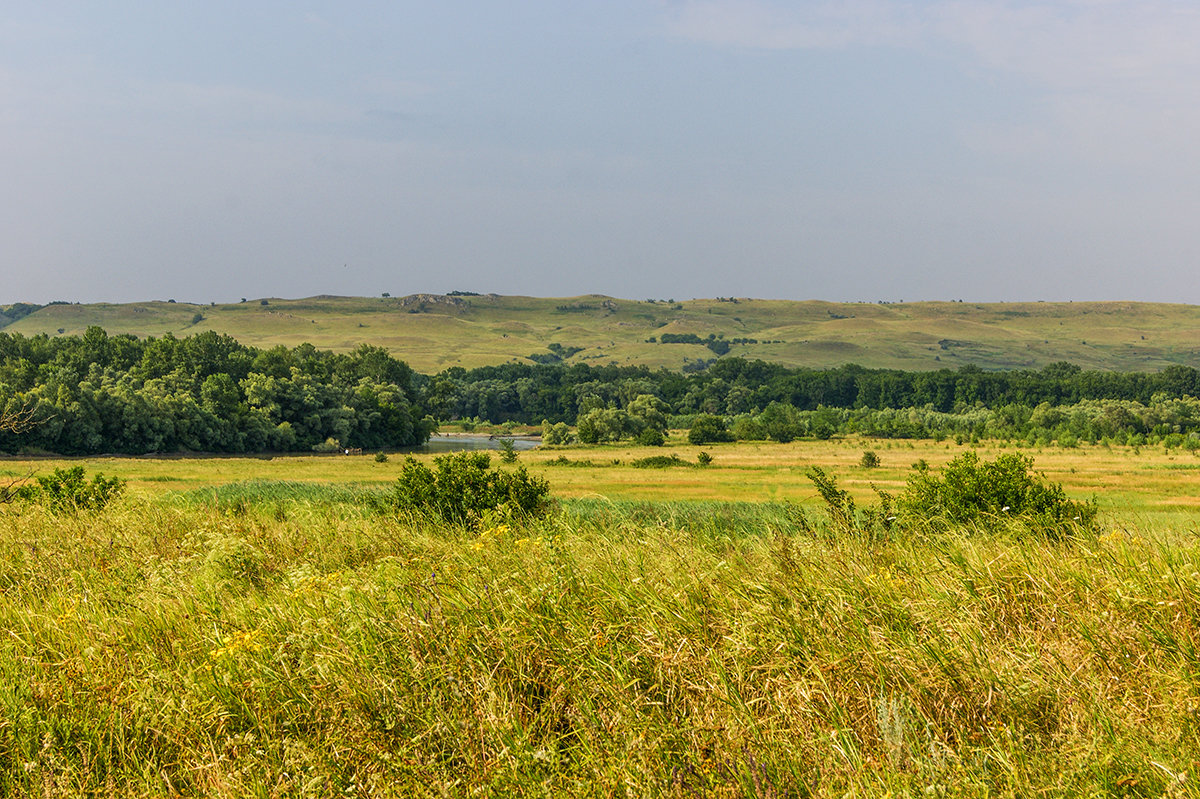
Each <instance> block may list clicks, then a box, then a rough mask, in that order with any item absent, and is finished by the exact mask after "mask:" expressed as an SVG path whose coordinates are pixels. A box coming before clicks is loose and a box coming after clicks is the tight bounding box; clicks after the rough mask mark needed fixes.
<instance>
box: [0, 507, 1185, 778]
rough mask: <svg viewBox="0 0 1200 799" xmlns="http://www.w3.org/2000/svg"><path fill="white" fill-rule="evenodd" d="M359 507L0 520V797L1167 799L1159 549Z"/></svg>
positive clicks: (1181, 724)
mask: <svg viewBox="0 0 1200 799" xmlns="http://www.w3.org/2000/svg"><path fill="white" fill-rule="evenodd" d="M357 490H358V489H356V488H355V487H353V486H349V487H347V486H340V487H339V486H323V487H316V488H314V487H312V486H297V485H295V484H290V483H258V484H250V485H246V484H239V485H234V486H222V487H219V488H218V489H217V491H216V494H217V496H218V497H219V498H222V499H223V501H222V502H219V503H216V504H214V503H213V502H212V501H211V498H212V491H211V490H210V491H209V492H208V493H207V495H206V494H205V493H204V492H195V493H166V494H162V495H159V496H158V497H155V498H146V497H137V496H133V497H128V498H126V499H123V500H121V501H120V502H119V503H117V504H116V505H114V506H111V507H110V509H109V510H107V511H106V512H104V513H103V514H100V515H95V516H79V517H73V516H52V515H49V514H47V513H46V512H45V511H44V510H43V509H41V508H39V507H36V506H20V505H8V506H4V507H0V624H3V626H4V629H5V631H6V635H5V636H3V637H2V638H0V671H2V672H3V677H4V679H3V680H2V681H0V794H3V795H11V796H96V795H101V796H171V795H195V796H229V797H232V796H262V797H269V796H317V797H325V796H328V797H333V796H347V795H355V796H441V795H496V796H500V795H523V796H611V795H614V794H620V795H633V796H660V795H670V796H708V795H712V796H752V797H764V796H807V795H816V796H844V795H858V796H883V795H886V794H888V792H891V793H892V795H913V796H1032V795H1047V796H1079V795H1092V796H1161V795H1178V796H1182V795H1185V794H1186V793H1187V792H1188V791H1190V790H1191V789H1192V786H1193V785H1194V784H1195V780H1196V779H1197V778H1198V776H1200V775H1197V774H1196V773H1194V772H1195V770H1196V762H1197V761H1200V737H1198V735H1197V726H1196V724H1195V718H1196V713H1197V710H1198V709H1200V681H1198V680H1197V676H1196V670H1195V657H1196V655H1195V646H1196V631H1195V629H1194V621H1193V615H1194V614H1193V610H1194V608H1196V607H1200V546H1198V545H1197V543H1196V540H1195V537H1194V535H1192V534H1191V533H1190V532H1189V531H1187V530H1185V529H1182V528H1174V527H1135V526H1133V525H1131V524H1128V523H1126V522H1124V521H1121V522H1117V523H1113V524H1110V525H1108V526H1107V527H1106V528H1105V529H1104V530H1103V531H1102V532H1101V534H1099V535H1089V536H1086V537H1083V538H1078V539H1071V540H1067V541H1064V542H1059V543H1051V542H1047V541H1044V540H1037V539H1030V538H1028V537H1022V536H1020V535H1018V534H1017V532H1016V531H1013V532H1012V533H1001V534H999V535H996V536H990V537H988V536H983V535H980V534H978V533H975V532H972V531H969V530H959V531H953V532H951V533H948V534H944V535H938V536H927V535H923V534H920V533H909V534H898V535H896V536H895V537H893V538H891V539H888V540H863V539H861V538H857V537H853V536H851V537H839V536H833V535H830V534H829V533H828V532H825V531H824V530H822V529H821V528H820V527H819V526H818V527H817V528H816V529H812V530H810V531H808V532H802V530H803V529H805V528H803V527H802V526H800V525H797V524H796V523H795V521H796V519H795V516H794V515H793V514H794V513H795V509H794V507H792V506H789V505H788V504H786V503H687V502H683V503H650V502H626V501H602V500H566V501H564V502H563V503H562V509H561V511H560V513H559V514H558V515H556V516H555V517H553V518H551V519H547V520H544V521H541V522H537V523H533V524H530V525H527V526H521V525H501V526H497V527H485V528H483V529H478V530H467V529H463V528H455V527H450V528H447V527H436V526H429V525H428V524H426V523H424V522H421V521H418V520H411V519H407V518H398V517H394V516H390V515H384V514H380V513H378V512H375V511H371V510H370V509H366V510H364V509H363V508H362V507H360V506H357V505H356V504H355V503H354V497H355V492H356V491H357ZM239 500H240V501H241V502H242V503H243V510H242V512H234V513H231V512H229V508H230V503H236V502H237V501H239ZM280 509H282V511H283V512H282V513H280V512H279V510H280Z"/></svg>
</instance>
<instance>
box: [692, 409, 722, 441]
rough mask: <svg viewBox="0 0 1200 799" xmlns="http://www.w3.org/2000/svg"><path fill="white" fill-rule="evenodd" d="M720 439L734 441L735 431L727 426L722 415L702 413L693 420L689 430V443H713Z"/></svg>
mask: <svg viewBox="0 0 1200 799" xmlns="http://www.w3.org/2000/svg"><path fill="white" fill-rule="evenodd" d="M718 441H733V433H730V432H729V430H727V429H726V427H725V420H724V419H722V418H721V417H720V416H713V415H712V414H708V413H702V414H700V415H698V416H697V417H696V420H695V421H694V422H692V429H691V430H688V443H689V444H713V443H716V442H718Z"/></svg>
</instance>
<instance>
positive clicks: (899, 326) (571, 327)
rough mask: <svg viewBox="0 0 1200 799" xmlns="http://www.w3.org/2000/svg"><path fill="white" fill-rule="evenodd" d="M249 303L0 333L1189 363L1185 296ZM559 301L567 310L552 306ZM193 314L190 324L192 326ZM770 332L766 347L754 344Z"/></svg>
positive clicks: (112, 309) (614, 352)
mask: <svg viewBox="0 0 1200 799" xmlns="http://www.w3.org/2000/svg"><path fill="white" fill-rule="evenodd" d="M268 302H269V304H268V305H265V306H264V305H261V304H260V303H259V301H258V299H257V298H255V299H251V300H250V301H249V302H246V303H233V304H224V305H215V306H209V305H203V304H201V305H195V304H190V303H185V302H177V303H167V302H141V303H127V304H107V303H94V304H87V305H52V306H48V307H45V308H43V309H41V310H39V311H37V312H36V313H33V314H31V315H29V316H27V317H25V318H23V319H21V320H19V321H17V322H15V323H13V324H11V325H9V326H7V327H4V328H3V329H4V330H9V331H14V332H20V333H24V334H26V335H29V334H35V333H47V334H49V335H56V334H57V332H58V331H59V330H60V329H61V330H63V331H64V332H65V333H66V334H71V335H78V334H81V333H83V332H84V331H85V330H86V329H87V327H88V326H89V325H99V326H101V327H103V328H105V329H106V330H108V331H109V332H110V333H134V334H136V335H139V336H147V335H153V336H161V335H164V334H166V333H172V334H174V335H176V336H185V335H190V334H193V333H198V332H201V331H205V330H215V331H217V332H220V333H227V334H230V335H232V336H234V337H236V338H237V339H238V340H240V341H242V342H243V343H246V344H251V345H255V346H259V347H270V346H274V345H276V344H283V345H287V346H296V345H299V344H302V343H305V342H309V343H312V344H313V345H315V346H317V347H320V348H327V349H333V350H342V351H344V350H350V349H353V348H354V347H356V346H358V345H359V344H361V343H363V342H367V343H371V344H376V345H379V346H383V347H386V348H387V349H389V350H391V351H392V352H393V353H395V354H396V355H397V356H398V357H401V358H403V359H405V360H406V361H408V362H409V363H410V364H411V365H412V366H413V368H415V369H417V370H418V371H420V372H424V373H432V372H438V371H441V370H442V369H445V368H448V367H450V366H464V367H474V366H482V365H487V364H498V363H504V362H508V361H514V360H515V361H519V362H525V363H529V362H530V361H528V359H527V357H526V356H529V355H532V354H535V353H540V354H546V353H549V351H550V350H549V346H550V345H551V344H560V345H562V346H563V347H580V348H581V349H580V351H579V352H578V353H576V354H574V355H572V356H571V358H570V359H569V361H568V362H569V363H591V364H608V363H615V364H646V365H648V366H652V367H659V366H664V367H668V368H671V369H678V368H680V367H681V366H682V365H683V364H684V362H685V361H688V360H692V361H694V360H696V359H708V358H712V357H714V356H713V353H712V352H711V351H710V350H709V349H708V348H706V347H704V346H702V345H699V344H651V343H648V342H647V339H649V338H650V337H652V336H653V337H660V336H661V335H662V334H663V333H678V334H688V333H694V334H696V335H698V336H700V337H701V338H704V337H707V336H708V335H709V334H710V333H711V334H714V335H723V336H724V337H725V338H727V339H735V338H743V339H745V338H753V339H757V340H758V341H759V342H760V343H758V344H738V345H733V347H732V349H731V350H730V354H731V355H734V356H740V357H745V358H761V359H763V360H767V361H773V362H778V363H783V364H787V365H791V366H812V367H833V366H840V365H842V364H844V363H847V362H855V363H859V364H862V365H863V366H868V367H890V368H901V369H936V368H941V367H950V368H957V367H958V366H961V365H963V364H967V363H974V364H979V365H981V366H984V367H986V368H995V369H1010V368H1039V367H1041V366H1045V365H1046V364H1049V363H1053V362H1055V361H1063V360H1067V361H1071V362H1073V363H1077V364H1079V365H1081V366H1083V367H1086V368H1100V369H1118V370H1130V371H1139V370H1147V369H1161V368H1163V367H1165V366H1169V365H1171V364H1176V363H1181V364H1187V365H1192V366H1195V365H1196V364H1197V362H1198V359H1197V355H1196V350H1195V341H1196V337H1197V334H1198V333H1200V307H1196V306H1189V305H1169V304H1154V303H1128V302H1106V303H1091V302H1086V303H1085V302H1080V303H1040V302H1032V303H978V304H977V303H952V302H918V303H905V304H889V305H875V304H867V303H828V302H817V301H804V302H793V301H785V300H751V299H743V300H740V301H739V302H737V303H729V302H718V301H715V300H703V299H702V300H687V301H681V302H679V303H677V305H678V306H679V307H676V306H675V305H670V304H667V303H648V302H640V301H635V300H621V299H616V300H614V299H610V298H606V297H599V296H587V297H574V298H535V297H507V296H506V297H501V296H497V295H487V296H482V297H464V298H453V297H440V296H435V295H414V296H411V297H390V298H382V297H381V298H366V297H327V296H326V297H311V298H307V299H299V300H284V299H269V301H268ZM560 307H567V308H582V310H571V311H563V310H559V308H560ZM196 313H202V314H203V315H204V320H203V321H201V322H199V323H197V324H193V323H192V318H193V317H194V316H195V314H196ZM767 342H772V343H767Z"/></svg>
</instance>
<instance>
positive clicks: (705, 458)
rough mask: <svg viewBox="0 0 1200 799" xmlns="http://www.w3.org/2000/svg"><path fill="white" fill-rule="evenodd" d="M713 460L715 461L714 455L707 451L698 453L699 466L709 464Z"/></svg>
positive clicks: (697, 461)
mask: <svg viewBox="0 0 1200 799" xmlns="http://www.w3.org/2000/svg"><path fill="white" fill-rule="evenodd" d="M712 462H713V456H712V455H709V454H708V453H707V452H700V453H697V455H696V465H697V466H708V465H709V464H710V463H712Z"/></svg>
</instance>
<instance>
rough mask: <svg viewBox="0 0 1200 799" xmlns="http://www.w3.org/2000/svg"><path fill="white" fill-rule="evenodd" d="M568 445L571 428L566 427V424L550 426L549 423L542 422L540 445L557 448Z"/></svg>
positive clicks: (560, 423) (556, 423)
mask: <svg viewBox="0 0 1200 799" xmlns="http://www.w3.org/2000/svg"><path fill="white" fill-rule="evenodd" d="M570 443H571V428H569V427H567V423H566V422H555V423H554V424H550V422H548V421H546V420H542V444H544V445H546V446H552V447H557V446H562V445H563V444H570Z"/></svg>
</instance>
